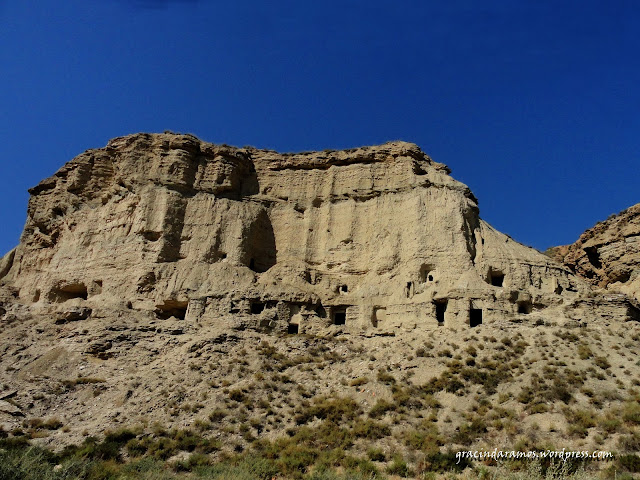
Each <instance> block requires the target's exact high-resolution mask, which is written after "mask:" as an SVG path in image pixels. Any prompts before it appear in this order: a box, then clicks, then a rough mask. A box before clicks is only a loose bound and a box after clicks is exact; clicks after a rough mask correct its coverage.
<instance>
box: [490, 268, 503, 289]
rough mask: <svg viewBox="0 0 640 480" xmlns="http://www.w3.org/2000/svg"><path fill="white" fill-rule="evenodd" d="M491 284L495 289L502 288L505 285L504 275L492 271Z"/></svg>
mask: <svg viewBox="0 0 640 480" xmlns="http://www.w3.org/2000/svg"><path fill="white" fill-rule="evenodd" d="M489 283H490V284H491V285H493V286H494V287H502V285H503V284H504V273H502V272H500V271H498V270H490V271H489Z"/></svg>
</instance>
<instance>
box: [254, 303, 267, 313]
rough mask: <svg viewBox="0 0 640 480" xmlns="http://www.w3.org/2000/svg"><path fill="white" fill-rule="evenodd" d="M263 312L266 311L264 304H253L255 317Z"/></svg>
mask: <svg viewBox="0 0 640 480" xmlns="http://www.w3.org/2000/svg"><path fill="white" fill-rule="evenodd" d="M263 310H264V303H262V302H251V313H253V314H254V315H257V314H259V313H262V311H263Z"/></svg>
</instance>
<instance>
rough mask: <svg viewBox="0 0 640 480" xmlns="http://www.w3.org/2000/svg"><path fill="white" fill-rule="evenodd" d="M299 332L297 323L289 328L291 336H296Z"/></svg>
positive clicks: (288, 331)
mask: <svg viewBox="0 0 640 480" xmlns="http://www.w3.org/2000/svg"><path fill="white" fill-rule="evenodd" d="M298 331H299V326H298V324H297V323H290V324H289V325H288V326H287V333H289V334H291V335H294V334H296V333H298Z"/></svg>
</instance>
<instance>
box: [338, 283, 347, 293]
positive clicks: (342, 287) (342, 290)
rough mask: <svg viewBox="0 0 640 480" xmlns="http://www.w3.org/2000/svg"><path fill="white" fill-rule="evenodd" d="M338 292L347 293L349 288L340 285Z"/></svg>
mask: <svg viewBox="0 0 640 480" xmlns="http://www.w3.org/2000/svg"><path fill="white" fill-rule="evenodd" d="M340 291H341V292H342V293H347V292H348V291H349V287H348V286H346V285H340Z"/></svg>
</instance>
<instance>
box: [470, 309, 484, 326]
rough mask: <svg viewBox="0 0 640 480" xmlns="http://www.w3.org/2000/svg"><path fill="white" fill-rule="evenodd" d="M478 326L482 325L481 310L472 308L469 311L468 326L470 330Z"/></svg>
mask: <svg viewBox="0 0 640 480" xmlns="http://www.w3.org/2000/svg"><path fill="white" fill-rule="evenodd" d="M478 325H482V309H481V308H472V309H471V310H470V311H469V326H470V327H471V328H474V327H477V326H478Z"/></svg>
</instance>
